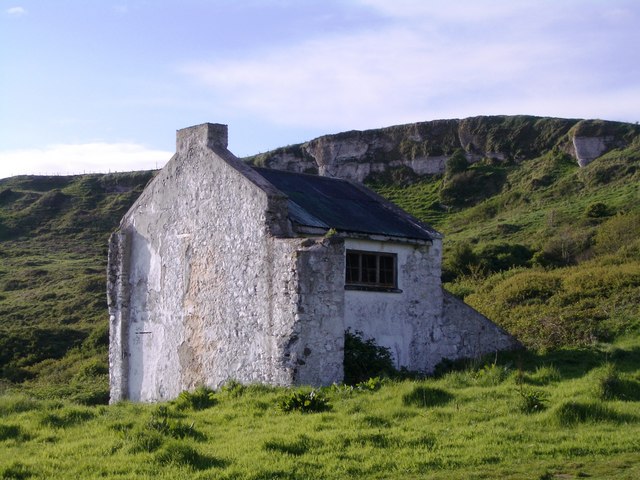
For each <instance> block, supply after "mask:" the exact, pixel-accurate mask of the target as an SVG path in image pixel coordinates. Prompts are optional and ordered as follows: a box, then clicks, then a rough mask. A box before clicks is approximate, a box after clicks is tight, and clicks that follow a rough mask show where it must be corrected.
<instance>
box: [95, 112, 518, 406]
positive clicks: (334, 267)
mask: <svg viewBox="0 0 640 480" xmlns="http://www.w3.org/2000/svg"><path fill="white" fill-rule="evenodd" d="M261 172H262V173H261ZM289 175H294V176H295V175H298V177H290V176H289ZM267 178H270V179H271V180H268V179H267ZM276 184H277V185H278V186H276ZM300 185H305V188H304V189H303V188H301V187H300ZM323 206H324V207H326V208H321V207H323ZM345 209H347V210H345ZM348 209H351V210H348ZM343 210H344V211H343ZM341 215H342V216H341ZM345 218H346V219H347V220H346V221H345ZM354 225H355V226H354ZM407 232H408V233H407ZM441 251H442V237H441V235H440V234H438V233H437V232H435V231H434V230H433V229H431V228H430V227H429V226H428V225H425V224H422V223H421V222H419V221H418V220H416V219H414V218H413V217H411V216H409V215H408V214H406V213H405V212H403V211H402V210H400V209H398V208H397V207H395V206H394V205H392V204H390V203H389V202H387V201H386V200H384V199H382V198H381V197H379V196H377V195H376V194H375V193H373V192H371V191H369V190H368V189H366V188H365V187H363V186H362V185H359V184H356V183H353V182H348V181H346V180H340V179H329V178H326V177H319V176H309V175H303V174H294V173H286V174H285V172H276V171H266V170H261V169H257V168H252V167H250V166H249V165H247V164H245V163H244V162H242V161H240V160H238V159H237V158H236V157H235V156H234V155H233V154H232V153H230V152H229V151H228V150H227V127H226V125H220V124H203V125H197V126H194V127H190V128H185V129H183V130H179V131H178V133H177V142H176V154H175V155H174V156H173V157H172V159H171V160H170V161H169V162H168V164H167V165H166V166H165V168H163V169H162V170H161V171H160V172H159V173H158V175H157V176H156V177H155V178H154V179H153V180H152V181H151V182H150V183H149V185H148V186H147V187H146V189H145V190H144V192H143V193H142V195H141V196H140V197H139V198H138V200H137V201H136V203H135V204H134V205H133V206H132V207H131V209H130V210H129V212H127V214H126V215H125V216H124V218H123V219H122V221H121V223H120V226H119V229H118V230H117V231H116V232H115V233H113V235H112V236H111V239H110V245H109V266H108V304H109V314H110V350H109V368H110V385H111V401H112V402H116V401H119V400H122V399H130V400H134V401H158V400H167V399H171V398H174V397H176V396H177V395H178V394H179V393H180V392H181V391H183V390H188V389H193V388H195V387H196V386H198V385H207V386H209V387H212V388H217V387H219V386H221V385H222V384H224V383H225V382H227V381H229V380H230V379H234V380H237V381H240V382H243V383H252V382H255V383H257V382H259V383H268V384H273V385H292V384H311V385H329V384H331V383H333V382H340V381H341V380H342V377H343V366H342V365H343V358H344V351H343V350H344V333H345V330H346V329H347V328H352V329H357V330H359V331H362V332H363V334H364V336H365V337H366V338H374V339H375V340H376V342H377V343H378V344H379V345H382V346H385V347H388V348H389V349H390V350H391V352H392V354H393V357H394V360H395V362H396V366H398V367H401V366H404V367H406V368H408V369H411V370H419V371H423V372H430V371H432V370H433V368H434V367H435V365H436V364H437V363H438V362H440V361H441V360H442V359H444V358H449V359H455V358H461V357H473V356H477V355H480V354H483V353H488V352H493V351H495V350H502V349H510V348H514V347H516V346H518V343H517V341H516V340H515V339H514V338H512V337H511V336H510V335H508V334H507V333H506V332H504V331H503V330H502V329H500V328H499V327H497V326H496V325H494V324H493V323H492V322H490V321H489V320H488V319H486V318H485V317H483V316H482V315H480V314H479V313H478V312H476V311H475V310H473V309H471V307H468V306H466V305H465V304H464V303H462V302H461V301H460V300H458V299H456V298H455V297H452V296H450V295H446V294H445V293H443V290H442V286H441V283H440V263H441ZM354 252H355V253H354ZM348 258H349V259H353V258H358V259H359V258H363V259H364V260H363V262H364V261H365V260H366V262H369V263H370V262H371V259H374V260H375V259H378V260H375V261H377V262H378V264H375V262H374V263H372V264H370V265H369V264H367V265H368V266H363V265H357V266H353V265H351V266H350V268H351V269H352V270H353V269H355V270H353V271H356V272H361V273H359V275H361V277H362V278H363V279H364V278H365V276H367V275H368V276H367V278H366V279H364V280H362V279H361V280H358V281H356V282H354V281H353V280H352V281H351V283H350V284H346V281H345V269H346V266H347V265H346V263H347V259H348ZM380 259H383V260H380ZM385 262H386V263H385ZM382 263H384V264H385V265H386V267H384V268H385V269H386V270H384V272H383V273H384V275H383V273H380V272H382V270H381V268H382V267H380V265H381V264H382ZM376 265H377V266H376ZM391 265H392V266H393V275H392V274H391V273H390V272H391ZM358 269H360V270H358ZM376 269H377V270H376ZM367 272H368V273H367ZM365 274H366V275H365ZM376 275H377V276H376ZM383 276H384V278H385V280H384V282H387V283H384V282H382V281H380V278H382V277H383ZM391 279H392V280H393V282H392V283H393V284H390V283H389V282H391ZM347 283H348V282H347Z"/></svg>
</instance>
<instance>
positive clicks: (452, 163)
mask: <svg viewBox="0 0 640 480" xmlns="http://www.w3.org/2000/svg"><path fill="white" fill-rule="evenodd" d="M467 168H469V161H468V160H467V157H466V156H465V154H464V150H462V149H461V148H458V149H457V150H456V151H455V152H453V154H452V155H451V156H450V157H449V158H447V163H446V165H445V172H444V174H445V177H452V176H453V175H455V174H457V173H462V172H464V171H466V170H467Z"/></svg>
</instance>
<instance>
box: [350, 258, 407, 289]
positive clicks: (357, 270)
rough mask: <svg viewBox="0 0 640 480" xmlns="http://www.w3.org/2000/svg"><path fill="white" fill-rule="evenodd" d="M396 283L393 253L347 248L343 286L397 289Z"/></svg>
mask: <svg viewBox="0 0 640 480" xmlns="http://www.w3.org/2000/svg"><path fill="white" fill-rule="evenodd" d="M397 285H398V282H397V275H396V255H395V254H393V253H378V252H365V251H358V250H347V268H346V274H345V288H347V289H350V290H378V291H398V290H397Z"/></svg>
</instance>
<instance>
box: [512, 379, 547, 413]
mask: <svg viewBox="0 0 640 480" xmlns="http://www.w3.org/2000/svg"><path fill="white" fill-rule="evenodd" d="M518 395H519V396H520V401H519V403H518V408H519V409H520V411H521V412H522V413H536V412H541V411H542V410H544V409H545V408H546V403H547V394H546V393H545V392H543V391H542V390H532V389H529V388H524V387H523V386H522V385H520V388H519V389H518Z"/></svg>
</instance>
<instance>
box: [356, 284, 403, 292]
mask: <svg viewBox="0 0 640 480" xmlns="http://www.w3.org/2000/svg"><path fill="white" fill-rule="evenodd" d="M344 289H345V290H358V291H361V292H385V293H402V290H400V289H399V288H393V287H377V286H375V285H345V286H344Z"/></svg>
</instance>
